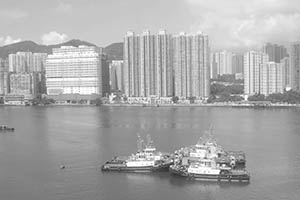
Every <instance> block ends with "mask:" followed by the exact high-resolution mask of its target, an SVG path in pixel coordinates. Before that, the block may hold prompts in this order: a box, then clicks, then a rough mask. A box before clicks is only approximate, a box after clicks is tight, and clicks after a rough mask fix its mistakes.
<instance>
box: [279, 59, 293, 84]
mask: <svg viewBox="0 0 300 200" xmlns="http://www.w3.org/2000/svg"><path fill="white" fill-rule="evenodd" d="M280 65H281V67H282V69H283V71H284V73H283V75H284V77H283V82H284V88H286V89H290V88H291V68H290V58H289V57H285V58H283V59H281V62H280Z"/></svg>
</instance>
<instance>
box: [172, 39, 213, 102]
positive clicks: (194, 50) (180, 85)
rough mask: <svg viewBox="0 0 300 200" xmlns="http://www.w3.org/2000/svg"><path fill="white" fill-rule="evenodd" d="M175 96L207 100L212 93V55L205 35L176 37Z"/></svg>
mask: <svg viewBox="0 0 300 200" xmlns="http://www.w3.org/2000/svg"><path fill="white" fill-rule="evenodd" d="M174 73H175V74H174V77H175V80H174V82H175V96H179V97H197V98H205V97H208V96H209V93H210V90H209V88H210V84H209V79H210V53H209V41H208V37H207V36H206V35H203V34H193V35H186V34H185V33H180V35H178V36H175V37H174Z"/></svg>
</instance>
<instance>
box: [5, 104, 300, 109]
mask: <svg viewBox="0 0 300 200" xmlns="http://www.w3.org/2000/svg"><path fill="white" fill-rule="evenodd" d="M63 106H67V107H101V106H103V107H141V108H146V107H151V108H153V107H157V108H159V107H225V108H300V104H271V105H253V104H101V106H96V105H85V104H80V105H79V104H50V105H36V106H32V105H30V106H25V105H8V104H0V107H63Z"/></svg>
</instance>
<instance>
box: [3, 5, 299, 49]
mask: <svg viewBox="0 0 300 200" xmlns="http://www.w3.org/2000/svg"><path fill="white" fill-rule="evenodd" d="M0 27H1V28H0V46H3V45H7V44H11V43H15V42H19V41H24V40H32V41H34V42H36V43H39V44H46V45H49V44H57V43H61V42H64V41H67V40H70V39H80V40H85V41H88V42H91V43H94V44H96V45H98V46H107V45H109V44H111V43H114V42H121V41H122V40H123V36H124V35H125V34H126V32H127V31H128V30H132V31H134V32H136V33H141V32H142V31H143V30H150V31H151V33H153V34H156V33H157V32H158V31H159V30H160V29H165V30H167V32H168V33H171V34H174V35H176V34H178V33H179V32H182V31H184V32H186V33H198V32H199V31H201V32H203V33H204V34H207V35H208V36H209V38H210V44H211V47H212V49H216V50H222V49H224V50H232V51H238V50H246V49H247V50H250V49H258V48H261V46H262V45H263V44H264V43H266V42H272V43H277V44H284V45H288V43H290V42H293V41H300V0H26V1H25V0H9V1H8V0H0Z"/></svg>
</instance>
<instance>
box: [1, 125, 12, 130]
mask: <svg viewBox="0 0 300 200" xmlns="http://www.w3.org/2000/svg"><path fill="white" fill-rule="evenodd" d="M0 131H15V128H9V127H7V126H5V125H0Z"/></svg>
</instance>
